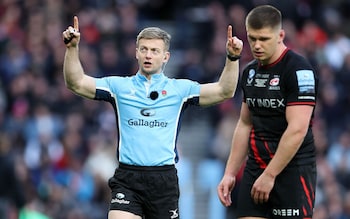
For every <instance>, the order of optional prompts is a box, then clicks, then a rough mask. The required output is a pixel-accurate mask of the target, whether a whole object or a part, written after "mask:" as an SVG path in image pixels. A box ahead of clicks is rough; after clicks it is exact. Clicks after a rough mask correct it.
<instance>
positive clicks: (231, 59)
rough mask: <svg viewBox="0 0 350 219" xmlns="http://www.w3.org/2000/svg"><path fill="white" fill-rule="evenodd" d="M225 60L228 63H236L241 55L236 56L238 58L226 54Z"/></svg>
mask: <svg viewBox="0 0 350 219" xmlns="http://www.w3.org/2000/svg"><path fill="white" fill-rule="evenodd" d="M227 58H228V59H229V60H230V61H237V60H238V59H240V58H241V55H238V56H231V55H230V54H227Z"/></svg>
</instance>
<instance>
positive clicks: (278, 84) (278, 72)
mask: <svg viewBox="0 0 350 219" xmlns="http://www.w3.org/2000/svg"><path fill="white" fill-rule="evenodd" d="M240 83H241V86H242V89H243V101H244V102H245V103H246V104H247V105H248V107H249V110H250V114H251V118H252V123H253V128H252V131H251V137H250V140H249V144H250V152H249V157H250V158H253V159H250V161H249V162H253V163H255V164H257V165H258V166H259V167H260V168H265V166H266V165H267V164H268V162H269V161H270V160H271V158H272V157H273V155H274V153H275V151H276V149H277V146H278V143H279V140H280V138H281V136H282V134H283V132H284V131H285V129H286V128H287V121H286V117H285V111H286V107H287V106H291V105H311V106H315V104H316V96H317V86H318V77H317V76H316V72H315V71H314V70H313V68H312V66H311V65H310V64H309V63H308V62H307V60H306V59H305V58H304V57H302V56H300V55H298V54H296V53H295V52H293V51H292V50H289V49H286V50H285V52H284V53H283V54H282V55H281V57H280V58H279V59H278V60H277V61H276V62H274V63H272V64H270V65H266V66H261V65H259V62H258V61H256V60H255V61H253V62H251V63H249V64H248V65H247V66H246V67H245V68H244V71H243V74H242V77H241V81H240ZM311 122H312V121H311ZM311 122H310V127H309V130H308V132H307V135H306V136H305V139H304V142H303V143H302V146H301V147H300V149H299V151H298V152H297V154H296V156H295V157H294V159H293V160H292V162H291V164H295V163H297V164H304V163H310V162H314V159H315V146H314V141H313V134H312V131H311Z"/></svg>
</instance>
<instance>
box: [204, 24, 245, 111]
mask: <svg viewBox="0 0 350 219" xmlns="http://www.w3.org/2000/svg"><path fill="white" fill-rule="evenodd" d="M242 48H243V42H242V41H241V40H239V39H238V38H237V37H232V26H231V25H229V26H228V28H227V42H226V52H227V53H228V54H230V55H231V56H238V55H240V54H241V51H242ZM238 78H239V62H238V60H236V61H230V60H229V59H228V58H226V63H225V67H224V69H223V71H222V73H221V76H220V79H219V81H218V82H216V83H208V84H202V85H201V92H200V98H199V104H200V105H201V106H208V105H213V104H217V103H220V102H222V101H224V100H226V99H228V98H231V97H233V95H234V93H235V91H236V87H237V82H238Z"/></svg>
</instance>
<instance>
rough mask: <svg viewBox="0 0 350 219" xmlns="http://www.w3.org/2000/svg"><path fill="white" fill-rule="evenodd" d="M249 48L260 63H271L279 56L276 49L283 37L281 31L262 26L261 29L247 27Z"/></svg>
mask: <svg viewBox="0 0 350 219" xmlns="http://www.w3.org/2000/svg"><path fill="white" fill-rule="evenodd" d="M247 38H248V42H249V46H250V50H251V52H252V55H253V56H254V58H255V59H257V60H259V61H260V63H261V64H263V65H267V64H271V63H273V62H274V61H276V60H277V59H278V58H279V55H280V54H278V52H277V49H278V46H279V45H280V44H281V42H282V39H283V31H282V30H280V29H278V30H275V29H272V28H270V27H264V28H262V29H252V28H249V27H248V28H247Z"/></svg>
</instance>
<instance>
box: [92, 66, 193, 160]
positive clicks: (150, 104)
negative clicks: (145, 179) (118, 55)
mask: <svg viewBox="0 0 350 219" xmlns="http://www.w3.org/2000/svg"><path fill="white" fill-rule="evenodd" d="M199 92H200V85H199V83H197V82H194V81H191V80H186V79H171V78H168V77H166V76H165V75H164V74H163V73H161V74H154V75H152V78H151V80H148V79H147V78H146V77H145V76H143V75H141V74H140V73H137V74H136V75H135V76H131V77H118V76H111V77H104V78H98V79H96V96H95V99H96V100H105V101H108V102H110V103H111V104H112V105H113V107H114V109H115V113H116V118H117V125H118V130H119V132H118V133H119V136H118V137H119V138H118V139H119V142H118V144H117V158H118V161H119V162H121V163H124V164H129V165H139V166H162V165H170V164H175V163H176V162H177V160H178V154H177V149H176V142H177V137H178V133H179V129H180V121H181V116H182V113H183V111H184V109H185V108H186V106H187V105H189V104H191V105H199Z"/></svg>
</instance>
